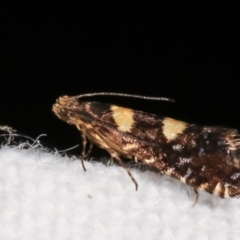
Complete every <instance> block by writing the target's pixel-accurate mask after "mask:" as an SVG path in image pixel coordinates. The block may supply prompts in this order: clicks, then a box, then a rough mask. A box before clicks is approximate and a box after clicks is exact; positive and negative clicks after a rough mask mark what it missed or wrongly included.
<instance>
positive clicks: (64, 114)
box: [52, 96, 79, 122]
mask: <svg viewBox="0 0 240 240" xmlns="http://www.w3.org/2000/svg"><path fill="white" fill-rule="evenodd" d="M78 104H79V102H78V100H77V99H76V98H75V97H69V96H62V97H59V98H58V99H57V101H56V103H55V104H53V107H52V110H53V112H54V113H55V114H56V115H57V116H58V117H59V118H60V119H61V120H63V121H66V122H69V120H70V119H69V110H70V109H74V106H76V105H78Z"/></svg>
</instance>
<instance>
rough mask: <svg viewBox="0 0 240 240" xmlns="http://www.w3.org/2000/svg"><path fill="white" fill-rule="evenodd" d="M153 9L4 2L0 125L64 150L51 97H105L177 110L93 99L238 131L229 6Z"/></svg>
mask: <svg viewBox="0 0 240 240" xmlns="http://www.w3.org/2000/svg"><path fill="white" fill-rule="evenodd" d="M160 2H161V3H157V2H155V3H154V2H152V3H147V2H146V1H145V3H140V2H138V3H134V2H127V3H121V2H119V1H113V2H110V3H109V2H108V3H107V2H104V1H99V2H98V3H96V2H91V1H65V3H63V2H62V3H61V2H54V1H24V2H22V1H18V2H15V3H13V2H11V1H5V2H4V1H2V3H1V7H0V24H1V36H0V39H1V46H0V47H1V54H0V68H1V69H0V80H1V85H0V88H1V94H0V103H1V111H0V124H1V125H9V126H12V127H13V128H15V129H17V130H19V131H20V132H21V133H24V134H26V135H28V136H31V137H33V138H36V137H37V136H38V135H39V134H41V133H46V134H47V135H48V136H47V137H45V138H44V142H46V143H47V144H49V145H50V146H53V147H56V148H58V149H64V148H68V147H71V146H74V145H76V144H78V143H80V134H79V132H78V131H77V130H76V129H75V127H71V126H69V125H68V124H66V123H64V122H62V121H60V120H59V119H58V118H57V117H56V116H55V115H54V114H53V113H52V111H51V108H52V104H53V103H54V102H55V101H56V98H58V97H59V96H62V95H78V94H81V93H87V92H96V91H111V92H124V93H133V94H141V95H149V96H164V97H169V98H173V99H175V100H176V103H174V104H172V103H166V102H165V103H162V102H152V101H142V100H133V99H123V98H113V97H108V98H106V97H104V98H98V100H100V101H103V102H110V103H115V104H118V105H123V106H126V107H131V108H136V109H139V110H144V111H149V112H153V113H156V114H159V115H163V116H169V117H173V118H176V119H181V120H184V121H188V122H194V123H198V124H202V125H203V124H204V125H223V126H228V127H232V128H240V115H239V110H240V108H239V107H240V106H239V77H240V74H239V38H238V35H239V11H238V9H237V5H234V4H231V5H230V4H229V3H225V4H223V3H221V4H220V3H218V4H215V3H213V2H212V3H209V2H207V3H204V4H203V3H201V2H200V1H199V2H198V1H176V2H173V1H166V2H164V1H160ZM79 151H80V150H79Z"/></svg>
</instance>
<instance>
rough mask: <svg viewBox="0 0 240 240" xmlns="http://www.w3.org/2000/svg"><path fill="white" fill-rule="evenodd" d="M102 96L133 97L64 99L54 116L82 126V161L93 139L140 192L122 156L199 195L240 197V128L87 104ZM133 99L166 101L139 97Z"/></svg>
mask: <svg viewBox="0 0 240 240" xmlns="http://www.w3.org/2000/svg"><path fill="white" fill-rule="evenodd" d="M96 95H110V96H111V95H114V96H115V95H117V96H127V97H128V96H129V95H128V94H118V93H92V94H83V95H79V96H72V97H71V96H62V97H60V98H59V99H57V102H56V103H55V104H54V105H53V112H54V113H55V114H56V115H57V116H58V117H59V118H60V119H61V120H63V121H66V122H67V123H69V124H73V125H76V127H77V128H78V129H79V130H80V131H81V134H82V138H83V152H82V157H86V156H87V155H88V154H89V153H90V151H91V147H90V148H89V150H88V151H86V143H87V139H88V140H89V141H90V143H91V146H92V144H95V145H97V146H98V147H100V148H103V149H105V150H106V151H107V152H108V153H109V154H110V155H111V157H112V158H113V159H114V160H116V161H117V162H118V163H119V164H120V165H121V166H123V167H124V168H125V169H126V171H127V172H128V174H129V176H130V177H131V179H132V180H133V182H134V183H135V185H136V189H137V187H138V185H137V182H136V180H135V179H134V177H133V176H132V174H131V172H130V170H129V169H128V168H127V167H126V166H125V165H124V163H123V162H122V160H121V157H125V158H128V159H132V160H134V161H135V162H140V163H143V164H146V165H148V166H151V167H153V168H156V169H157V170H159V171H160V172H161V173H163V174H167V175H169V176H171V177H173V178H176V179H179V180H180V181H182V182H183V183H185V184H188V185H190V186H191V187H193V188H194V190H195V192H196V193H197V197H198V192H197V190H198V189H200V190H204V191H206V192H208V193H212V194H215V195H217V196H219V197H221V198H227V197H239V196H240V154H239V153H240V147H239V145H240V135H239V133H238V131H237V130H236V129H231V128H225V127H220V126H219V127H218V126H198V125H196V124H189V123H186V122H183V121H179V120H175V119H172V118H169V117H161V116H157V115H155V114H151V113H146V112H143V111H138V110H133V109H129V108H125V107H120V106H116V105H112V104H106V103H100V102H94V101H83V98H86V97H91V96H96ZM130 97H137V98H144V99H147V100H149V99H150V100H166V101H171V99H167V98H152V97H145V96H138V95H130Z"/></svg>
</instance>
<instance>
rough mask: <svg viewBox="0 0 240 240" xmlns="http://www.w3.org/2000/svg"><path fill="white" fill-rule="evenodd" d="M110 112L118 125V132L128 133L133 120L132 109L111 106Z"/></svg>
mask: <svg viewBox="0 0 240 240" xmlns="http://www.w3.org/2000/svg"><path fill="white" fill-rule="evenodd" d="M111 110H112V112H113V115H112V116H113V119H114V121H115V122H116V124H117V125H118V130H119V131H121V132H130V130H131V128H132V126H133V123H134V120H133V116H134V112H133V110H132V109H129V108H123V107H118V106H112V107H111Z"/></svg>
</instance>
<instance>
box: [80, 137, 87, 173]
mask: <svg viewBox="0 0 240 240" xmlns="http://www.w3.org/2000/svg"><path fill="white" fill-rule="evenodd" d="M81 137H82V154H81V163H82V167H83V170H84V171H87V169H86V168H85V166H84V163H83V159H84V158H85V155H86V153H85V152H86V145H87V138H86V135H85V134H84V133H81Z"/></svg>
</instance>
